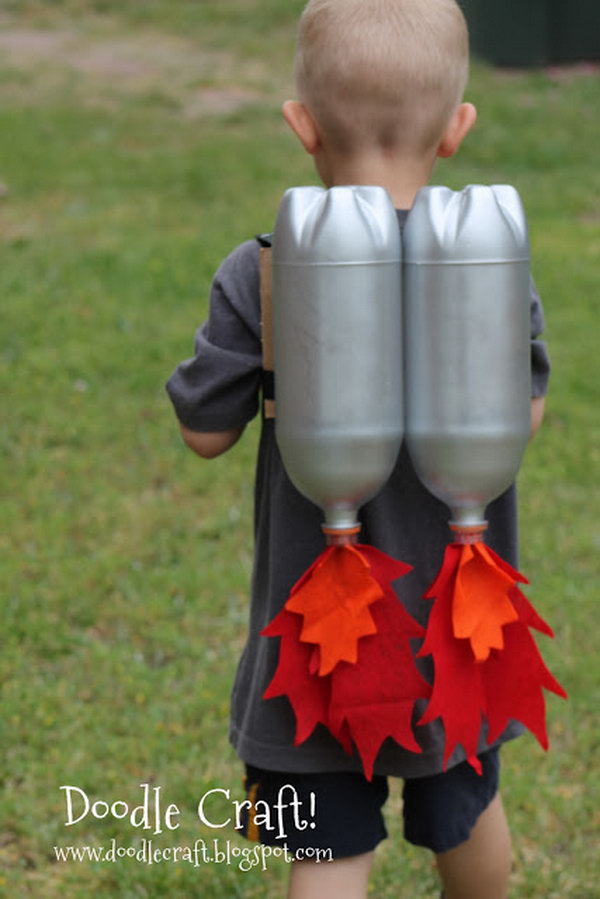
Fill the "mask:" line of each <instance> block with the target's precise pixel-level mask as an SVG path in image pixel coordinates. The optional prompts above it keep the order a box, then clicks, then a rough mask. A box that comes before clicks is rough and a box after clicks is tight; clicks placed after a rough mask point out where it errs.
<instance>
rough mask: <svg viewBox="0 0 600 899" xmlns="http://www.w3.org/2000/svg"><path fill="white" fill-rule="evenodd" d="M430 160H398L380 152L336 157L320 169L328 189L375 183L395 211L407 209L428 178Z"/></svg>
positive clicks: (430, 165) (431, 162)
mask: <svg viewBox="0 0 600 899" xmlns="http://www.w3.org/2000/svg"><path fill="white" fill-rule="evenodd" d="M432 168H433V161H432V160H429V159H426V160H414V159H407V158H398V157H397V156H395V155H393V156H392V155H390V156H387V155H385V154H381V153H373V154H363V155H360V156H356V157H351V158H344V159H340V158H338V159H337V160H335V161H332V162H331V164H330V165H329V166H327V167H323V170H322V171H321V176H322V178H323V181H324V182H325V184H326V186H327V187H334V186H336V185H342V184H377V185H380V186H381V187H385V188H386V190H387V191H388V193H389V194H390V196H391V198H392V200H393V202H394V205H395V206H396V208H397V209H410V207H411V206H412V204H413V200H414V198H415V194H416V193H417V191H418V190H419V189H420V188H421V187H424V186H425V185H426V184H427V183H428V181H429V178H430V176H431V170H432Z"/></svg>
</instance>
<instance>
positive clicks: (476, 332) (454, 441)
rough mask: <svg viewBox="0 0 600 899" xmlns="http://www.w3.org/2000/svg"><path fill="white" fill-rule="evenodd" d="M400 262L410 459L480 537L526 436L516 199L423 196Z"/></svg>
mask: <svg viewBox="0 0 600 899" xmlns="http://www.w3.org/2000/svg"><path fill="white" fill-rule="evenodd" d="M403 255H404V265H403V273H404V275H403V288H404V329H405V335H404V336H405V343H404V356H405V384H406V390H405V402H406V418H405V427H406V441H407V448H408V450H409V453H410V456H411V459H412V461H413V464H414V467H415V470H416V472H417V474H418V475H419V477H420V479H421V480H422V482H423V483H424V484H425V486H426V487H427V488H428V489H429V490H430V491H431V493H433V494H434V495H435V496H436V497H438V498H439V499H441V500H442V501H443V502H444V503H446V504H447V505H448V506H449V507H450V510H451V514H452V523H453V524H454V525H456V526H459V527H460V528H461V529H464V528H474V529H477V527H479V526H481V527H482V528H483V527H484V526H485V521H484V517H485V507H486V505H487V504H488V503H489V502H491V501H492V500H493V499H495V498H496V497H497V496H499V495H500V494H501V493H502V492H503V491H504V490H505V489H506V488H507V487H509V486H510V484H511V483H512V481H513V480H514V478H515V476H516V474H517V472H518V470H519V467H520V465H521V460H522V457H523V453H524V451H525V447H526V445H527V441H528V438H529V432H530V397H531V383H530V382H531V374H530V348H529V337H530V324H529V247H528V237H527V226H526V222H525V216H524V212H523V208H522V205H521V202H520V199H519V196H518V194H517V192H516V191H515V189H514V188H512V187H510V186H505V185H501V186H493V187H485V186H481V185H471V186H469V187H466V188H464V190H462V191H459V192H454V191H452V190H450V189H449V188H446V187H426V188H423V189H422V190H421V191H419V193H418V194H417V197H416V199H415V203H414V205H413V208H412V210H411V212H410V214H409V217H408V220H407V223H406V226H405V230H404V237H403Z"/></svg>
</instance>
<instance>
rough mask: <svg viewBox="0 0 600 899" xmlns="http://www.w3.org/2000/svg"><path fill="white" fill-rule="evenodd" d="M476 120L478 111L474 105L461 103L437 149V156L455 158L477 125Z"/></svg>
mask: <svg viewBox="0 0 600 899" xmlns="http://www.w3.org/2000/svg"><path fill="white" fill-rule="evenodd" d="M476 119H477V110H476V109H475V107H474V106H473V104H472V103H461V104H460V106H457V107H456V109H455V110H454V112H453V114H452V118H451V119H450V121H449V122H448V124H447V126H446V130H445V131H444V135H443V137H442V140H441V141H440V145H439V147H438V149H437V155H438V156H443V157H448V156H454V154H455V153H456V151H457V150H458V148H459V147H460V145H461V143H462V142H463V140H464V138H465V137H466V136H467V134H468V133H469V131H470V130H471V128H472V127H473V125H474V124H475V121H476Z"/></svg>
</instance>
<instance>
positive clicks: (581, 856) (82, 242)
mask: <svg viewBox="0 0 600 899" xmlns="http://www.w3.org/2000/svg"><path fill="white" fill-rule="evenodd" d="M300 6H301V3H299V2H294V3H286V4H283V3H280V2H279V0H277V2H275V0H271V2H265V0H263V2H259V0H236V2H233V0H231V2H228V3H219V2H216V0H214V2H199V3H190V2H184V0H175V2H167V0H152V2H144V3H141V2H134V0H128V2H125V3H123V2H116V0H111V2H108V0H106V2H105V0H97V2H95V3H94V2H91V0H90V2H83V0H64V2H55V3H49V2H45V3H42V2H33V0H32V2H19V3H16V2H12V3H11V2H6V3H4V4H3V16H4V20H3V25H4V27H5V28H12V29H15V30H19V31H23V30H25V29H30V30H35V31H36V32H41V33H47V32H50V33H52V32H57V31H58V32H61V33H66V34H68V36H69V41H71V44H69V45H68V46H70V47H71V48H73V47H75V49H71V50H68V51H65V53H66V57H65V56H64V54H63V53H62V52H57V53H55V54H54V56H52V55H50V56H45V57H43V58H41V57H40V56H39V53H38V55H37V56H36V55H35V54H31V55H30V56H27V55H25V56H22V55H21V56H20V58H15V57H13V56H11V55H10V54H9V55H7V56H6V58H4V57H0V101H1V102H0V133H1V134H2V141H1V142H0V182H1V183H2V184H5V185H6V190H5V191H2V193H3V194H4V195H3V196H2V197H0V220H1V223H2V232H1V238H0V240H1V244H2V265H1V267H0V282H1V294H2V310H3V315H2V344H1V347H0V365H1V371H2V378H3V382H2V396H3V401H4V408H5V418H6V424H5V427H4V428H3V431H2V435H1V437H0V440H1V449H2V455H3V465H2V477H3V506H2V519H3V537H2V538H1V539H2V549H3V551H4V552H3V562H2V574H3V578H2V581H3V588H2V606H3V610H4V614H3V620H2V637H3V639H2V652H1V654H0V679H1V683H2V715H1V719H0V728H1V746H2V752H1V753H0V766H1V767H0V770H1V771H2V794H1V799H0V896H6V897H15V896H18V897H21V896H23V897H26V896H32V897H43V899H54V897H59V896H60V897H68V899H83V897H88V896H90V895H94V896H98V897H102V899H104V897H106V899H108V897H114V896H119V897H124V899H134V897H136V899H137V897H158V896H169V897H174V899H177V897H189V896H192V895H198V896H202V897H213V896H214V897H217V896H218V897H221V896H227V897H229V896H231V897H235V896H244V897H250V899H251V897H276V896H280V895H281V894H282V889H283V886H282V884H283V883H284V879H285V876H286V867H285V865H284V864H283V863H281V862H278V863H273V864H272V865H271V866H270V867H269V869H268V870H267V871H266V872H262V871H257V870H253V871H251V872H249V873H242V872H240V871H239V870H238V869H237V868H236V867H234V866H230V867H228V866H226V865H213V866H208V867H206V868H203V869H197V870H196V869H194V868H192V867H191V866H189V865H182V864H180V865H167V864H164V865H162V866H160V865H155V866H145V865H142V864H140V863H139V862H136V861H135V860H133V861H131V860H129V861H127V860H125V861H122V862H120V863H118V864H109V863H106V864H99V863H92V862H82V863H74V862H73V863H70V864H58V863H56V862H53V861H52V846H54V845H57V844H60V845H67V844H70V843H76V844H77V845H81V846H83V845H86V844H94V845H97V844H106V845H108V841H109V840H110V839H111V838H112V837H115V838H116V839H117V840H119V841H120V843H122V844H123V845H131V844H137V843H139V840H140V838H141V836H142V834H140V833H139V832H136V831H134V830H133V829H132V828H131V826H130V825H129V824H128V823H127V822H125V823H118V822H114V821H112V822H111V821H110V819H108V820H104V821H98V820H92V819H91V818H87V819H86V820H85V821H84V822H82V823H81V824H79V825H75V826H74V827H73V828H65V826H64V802H63V797H62V794H61V792H60V790H59V787H60V785H61V784H75V785H79V786H80V787H81V788H83V789H85V790H86V791H87V792H88V794H89V795H90V797H91V798H92V799H108V800H110V801H114V800H116V799H120V800H125V801H128V802H130V803H132V804H133V805H135V804H137V803H138V801H139V797H140V793H141V791H140V789H139V786H138V785H139V784H140V783H144V782H147V783H151V784H152V785H160V786H161V787H162V791H163V795H164V797H165V804H167V803H169V802H174V803H176V804H177V805H178V806H179V807H180V809H181V810H182V815H181V827H180V828H179V829H178V830H177V831H176V832H175V834H174V835H173V834H163V835H162V836H160V837H156V838H155V841H156V845H164V846H170V845H175V844H180V845H184V844H188V843H193V841H194V840H195V839H196V838H199V837H202V838H204V839H206V840H212V839H213V838H214V836H215V832H211V831H209V830H208V829H207V828H205V827H202V826H200V824H199V822H198V819H197V818H196V815H195V804H196V802H197V801H198V799H199V798H200V796H201V795H202V794H203V793H204V792H206V791H207V790H208V789H210V788H211V787H215V786H216V787H229V788H230V789H231V791H232V797H234V798H241V793H242V790H241V783H240V773H241V772H240V766H239V763H238V762H237V760H236V759H235V757H234V754H233V752H232V751H231V750H230V749H229V747H228V745H227V737H226V731H227V719H228V695H229V689H230V684H231V680H232V677H233V673H234V670H235V665H236V661H237V658H238V656H239V652H240V649H241V647H242V645H243V639H244V627H245V618H246V614H247V593H248V578H249V572H250V565H251V516H252V479H253V465H254V452H255V444H256V437H257V426H256V424H255V425H253V426H252V427H251V428H250V429H249V432H248V433H247V434H246V435H245V437H244V440H243V441H242V442H241V443H240V444H239V445H238V446H236V447H235V448H234V449H233V450H232V451H231V452H230V453H229V454H228V455H227V456H226V457H225V458H222V459H218V460H216V461H214V462H212V463H210V464H209V463H203V462H201V461H200V460H198V459H196V458H195V457H194V456H193V455H192V454H191V453H189V452H188V451H187V450H186V449H185V448H184V447H183V445H182V444H181V441H180V439H179V436H178V433H177V427H176V424H175V421H174V418H173V415H172V412H171V410H170V407H169V404H168V401H167V399H166V397H165V394H164V390H163V384H164V381H165V379H166V377H167V376H168V374H169V373H170V371H171V370H172V368H173V367H174V365H175V364H176V363H177V362H178V361H179V360H180V359H181V358H183V357H185V356H187V355H189V354H190V353H191V347H192V336H193V330H194V328H195V326H196V324H197V323H198V322H200V321H201V320H202V318H203V317H204V315H205V313H206V296H207V290H208V286H209V283H210V278H211V275H212V272H213V270H214V268H215V267H216V265H217V263H218V262H219V260H220V259H221V258H222V257H223V256H224V255H225V254H226V253H227V252H228V251H229V249H230V248H231V247H232V246H233V245H235V244H236V243H237V242H239V241H240V240H242V239H244V238H246V237H247V236H249V235H252V234H254V233H256V232H258V231H261V230H268V229H269V228H270V227H271V225H272V221H273V217H274V214H275V211H276V208H277V204H278V201H279V197H280V196H281V193H282V192H283V190H284V189H285V188H286V187H288V186H290V185H291V184H301V183H314V182H315V177H314V175H313V173H312V171H311V168H310V161H309V160H308V159H307V158H305V157H304V156H303V155H302V154H301V152H300V150H299V149H298V148H297V147H296V146H295V144H294V142H293V140H292V138H291V136H289V135H288V134H287V132H286V131H285V129H284V127H283V125H282V124H281V122H280V119H279V115H278V104H279V101H280V100H281V99H283V98H284V97H285V95H286V93H287V92H288V91H289V90H290V89H291V88H290V80H289V65H288V62H287V59H288V56H289V54H290V52H291V47H292V44H293V29H294V21H295V18H296V15H297V12H298V10H299V8H300ZM115 41H116V42H118V41H121V42H122V43H121V44H120V45H119V46H120V47H121V50H120V52H121V54H122V56H123V54H124V55H125V56H126V57H127V56H128V54H133V55H134V56H135V54H136V53H138V52H139V53H142V50H140V47H142V44H143V47H144V48H146V47H147V46H150V47H153V48H156V49H157V52H156V58H154V56H153V54H152V53H150V56H148V52H147V50H146V49H144V51H143V53H142V56H141V57H139V58H140V59H142V63H143V65H142V67H141V69H140V71H142V69H143V72H142V74H143V79H142V81H143V83H142V84H141V85H140V84H139V83H137V82H135V80H133V81H129V80H128V78H129V76H128V75H127V73H126V71H125V74H124V75H123V76H122V78H121V77H117V78H114V77H111V74H110V72H108V73H107V71H106V70H105V69H102V67H100V70H98V69H95V70H93V71H91V72H90V70H89V69H88V70H86V69H85V68H84V67H83V66H82V65H81V62H79V63H78V62H77V58H79V59H80V60H81V58H82V53H83V56H84V57H85V53H84V51H85V50H86V49H88V50H89V49H90V48H94V47H96V48H97V47H98V46H99V45H102V48H103V52H104V53H106V50H107V47H109V46H113V45H114V42H115ZM144 41H146V42H149V43H146V44H144V43H143V42H144ZM123 42H125V43H123ZM123 48H125V49H123ZM159 50H160V52H158V51H159ZM69 54H71V55H70V56H69ZM78 54H79V56H78ZM144 54H145V55H144ZM120 58H121V57H120ZM136 58H137V57H136ZM73 59H74V60H75V62H73ZM149 59H150V62H149ZM65 63H68V65H67V64H65ZM248 86H251V88H252V93H251V97H250V98H248V97H245V95H244V96H242V99H241V100H240V101H239V102H238V101H236V100H235V96H236V91H237V92H238V93H239V91H240V90H241V91H242V92H243V91H244V90H247V89H248ZM210 90H213V91H214V90H218V91H219V92H220V93H219V94H218V97H220V98H221V99H222V100H223V107H224V108H223V109H222V110H220V109H219V103H217V104H215V103H214V102H213V103H206V102H205V101H206V96H207V95H206V92H207V91H210ZM231 96H233V97H234V101H233V102H232V103H228V102H225V101H226V100H228V99H229V98H231ZM469 96H470V98H472V99H473V100H474V101H475V102H476V103H477V104H478V106H479V107H480V118H479V123H478V127H477V130H476V131H475V132H474V133H473V135H472V136H471V137H470V138H469V140H468V141H467V143H466V145H465V147H464V148H463V150H462V151H461V153H460V155H459V156H458V157H457V159H456V160H453V161H451V162H448V163H444V164H443V165H440V168H439V169H438V171H437V172H436V177H435V180H437V181H439V182H443V183H448V184H450V185H451V186H453V187H459V186H462V185H463V184H465V183H468V182H474V181H480V182H484V183H490V182H491V183H493V182H508V183H512V184H514V185H515V186H516V187H517V188H518V189H519V190H520V192H521V194H522V196H523V199H524V201H525V204H526V207H527V210H528V214H529V221H530V228H531V237H532V246H533V251H534V274H535V277H536V281H537V283H538V286H539V288H540V291H541V293H542V296H543V298H544V304H545V309H546V315H547V332H546V333H547V337H548V340H549V344H550V347H551V353H552V359H553V363H554V375H553V381H552V389H551V393H550V396H549V399H548V411H547V417H546V422H545V424H544V428H543V431H542V432H541V434H540V436H539V437H538V438H537V439H536V441H535V442H534V443H533V445H532V446H531V448H530V449H529V451H528V454H527V458H526V463H525V466H524V469H523V472H522V474H521V476H520V488H521V500H522V515H521V519H522V525H521V529H522V568H523V570H524V571H525V573H527V574H528V575H529V576H530V577H531V579H532V585H531V588H530V591H529V592H530V595H531V596H532V598H533V600H534V601H535V603H536V605H537V606H538V608H539V609H540V611H542V612H543V614H544V615H545V616H546V617H548V619H549V620H550V621H551V622H552V624H553V626H554V627H555V629H556V631H557V639H556V641H554V642H552V641H548V640H545V639H544V638H542V640H543V643H544V645H543V649H544V654H545V657H546V658H547V660H548V661H549V663H550V665H551V667H552V668H553V670H554V671H555V673H556V675H557V676H558V677H559V679H561V680H562V681H563V683H564V684H565V685H566V687H567V688H568V690H569V692H570V694H571V698H570V701H569V702H568V703H561V702H559V701H555V700H554V699H551V700H550V702H549V718H550V731H551V739H552V751H551V752H550V753H549V755H548V756H543V754H542V753H541V751H540V750H539V749H538V748H537V746H536V745H535V744H534V742H533V740H531V739H529V738H528V739H525V740H519V741H517V742H516V743H515V744H513V745H511V746H510V747H507V749H506V764H505V777H504V784H505V786H504V794H505V801H506V804H507V807H508V810H509V814H510V817H511V821H512V827H513V832H514V840H515V848H516V857H517V864H516V872H515V877H514V896H515V897H519V899H521V897H537V899H559V897H560V899H565V897H570V899H571V897H572V899H592V897H593V896H595V895H597V879H598V873H599V872H598V869H597V860H596V859H597V834H598V827H599V824H600V820H599V818H598V810H597V802H595V801H594V799H593V794H594V791H593V787H594V777H593V769H594V764H595V759H596V757H597V753H598V750H599V749H600V746H599V745H598V732H597V728H595V727H594V720H597V718H596V715H597V707H598V701H599V696H598V684H599V677H598V637H597V632H596V629H595V627H594V625H595V612H596V610H597V608H598V593H597V574H596V570H595V566H594V562H595V559H596V557H597V552H598V547H599V545H600V530H599V528H598V522H597V515H596V508H595V505H596V506H597V502H596V504H595V502H594V501H595V499H597V497H595V496H594V491H595V489H596V481H597V462H598V446H599V442H598V418H597V405H598V403H597V394H596V390H595V387H596V383H597V366H596V361H597V351H596V343H597V336H596V333H597V331H596V327H595V326H596V320H597V306H598V301H597V283H596V282H597V259H598V253H599V251H600V199H599V198H600V175H599V173H598V163H597V151H596V148H597V146H598V144H599V143H600V123H599V119H598V116H597V109H598V103H599V101H600V84H599V82H598V79H597V78H593V77H587V78H584V77H582V78H567V79H564V80H562V81H560V82H558V81H556V80H552V79H551V78H549V77H548V76H547V75H546V74H544V73H542V72H540V73H529V74H514V73H513V74H510V75H506V74H499V73H496V72H493V71H491V70H488V69H485V68H483V67H478V68H477V69H476V71H475V72H474V75H473V80H472V85H471V88H470V94H469ZM213 98H214V94H213ZM196 101H199V103H200V105H199V107H193V102H196ZM190 104H192V107H193V108H196V112H195V113H194V114H193V115H192V114H190V113H189V109H190V108H192V107H190ZM203 104H204V105H203ZM198 110H199V111H198ZM399 807H400V800H399V794H398V787H397V785H395V786H394V790H393V794H392V798H391V800H390V804H389V813H388V823H389V828H390V831H391V834H392V839H391V840H389V841H388V842H387V844H385V846H384V847H382V850H381V852H380V854H379V858H378V862H377V865H376V868H375V873H374V879H373V895H374V896H378V897H390V899H391V897H396V896H399V895H405V896H411V897H417V896H435V895H436V893H435V877H434V873H433V871H432V868H431V862H430V859H429V856H428V855H427V853H424V852H420V851H418V850H415V849H412V848H410V847H408V846H403V845H401V836H400V827H399V824H398V820H397V819H398V812H399ZM222 811H223V813H224V809H222ZM216 835H217V836H220V837H221V838H222V839H231V840H232V841H236V837H235V834H234V833H233V832H232V831H231V830H225V831H223V832H221V831H217V832H216ZM237 844H239V845H242V844H241V843H240V842H239V841H237Z"/></svg>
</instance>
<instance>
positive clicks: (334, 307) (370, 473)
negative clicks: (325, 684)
mask: <svg viewBox="0 0 600 899" xmlns="http://www.w3.org/2000/svg"><path fill="white" fill-rule="evenodd" d="M401 328H402V312H401V266H400V233H399V226H398V220H397V216H396V213H395V210H394V207H393V204H392V202H391V199H390V197H389V195H388V193H387V192H386V191H385V190H384V189H383V188H381V187H333V188H331V189H329V190H324V189H323V188H319V187H297V188H291V189H290V190H288V191H287V192H286V193H285V195H284V197H283V199H282V201H281V205H280V208H279V214H278V217H277V222H276V226H275V233H274V238H273V337H274V352H275V390H276V398H277V417H276V438H277V443H278V445H279V449H280V452H281V455H282V459H283V462H284V465H285V468H286V470H287V472H288V474H289V476H290V478H291V480H292V481H293V483H294V484H295V486H296V487H297V488H298V490H300V491H301V492H302V493H303V494H304V495H305V496H306V497H308V498H309V499H310V500H312V501H313V502H314V503H316V504H317V505H319V506H320V507H321V508H322V509H323V511H324V513H325V524H324V531H325V532H326V533H333V534H334V535H335V534H336V533H337V534H340V533H341V534H342V535H343V533H344V532H348V533H349V532H351V531H352V530H355V529H356V525H357V521H356V518H357V512H358V509H359V507H360V506H361V505H362V504H363V503H365V502H366V501H367V500H369V499H370V498H371V497H373V496H374V495H375V494H376V493H377V492H378V491H379V490H380V488H381V487H382V486H383V484H384V483H385V481H386V480H387V478H388V477H389V475H390V474H391V471H392V469H393V467H394V464H395V461H396V458H397V456H398V452H399V449H400V445H401V441H402V430H403V410H402V353H401V347H402V333H401ZM331 542H335V541H334V539H333V537H332V540H331Z"/></svg>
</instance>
